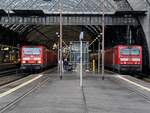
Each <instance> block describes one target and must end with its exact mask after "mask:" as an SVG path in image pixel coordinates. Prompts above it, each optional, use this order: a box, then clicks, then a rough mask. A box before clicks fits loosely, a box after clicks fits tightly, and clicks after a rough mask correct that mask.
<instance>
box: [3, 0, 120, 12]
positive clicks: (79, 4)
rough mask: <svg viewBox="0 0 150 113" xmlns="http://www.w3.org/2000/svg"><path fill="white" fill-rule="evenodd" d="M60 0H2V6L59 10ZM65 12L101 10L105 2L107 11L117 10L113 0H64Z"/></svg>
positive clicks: (6, 8) (49, 10) (50, 10)
mask: <svg viewBox="0 0 150 113" xmlns="http://www.w3.org/2000/svg"><path fill="white" fill-rule="evenodd" d="M59 1H60V0H0V8H1V9H4V10H8V9H9V10H12V9H13V10H14V9H16V10H17V9H19V10H21V9H22V10H32V9H33V10H43V11H44V12H50V13H51V12H58V11H59ZM62 2H63V12H100V11H102V5H103V4H104V11H105V12H115V11H116V8H117V6H116V4H115V2H114V1H113V0H105V2H104V3H103V0H63V1H62Z"/></svg>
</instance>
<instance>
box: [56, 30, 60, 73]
mask: <svg viewBox="0 0 150 113" xmlns="http://www.w3.org/2000/svg"><path fill="white" fill-rule="evenodd" d="M56 36H57V38H58V44H57V45H58V46H57V50H58V51H57V52H58V53H57V54H58V58H57V60H58V72H60V35H59V32H56Z"/></svg>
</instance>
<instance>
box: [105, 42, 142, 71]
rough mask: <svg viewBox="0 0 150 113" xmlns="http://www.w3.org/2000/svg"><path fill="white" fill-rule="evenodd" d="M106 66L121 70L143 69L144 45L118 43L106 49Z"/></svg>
mask: <svg viewBox="0 0 150 113" xmlns="http://www.w3.org/2000/svg"><path fill="white" fill-rule="evenodd" d="M105 66H107V67H111V68H114V69H116V70H118V71H119V72H121V71H123V72H129V71H131V72H140V71H142V47H141V46H138V45H129V46H126V45H117V46H115V47H113V48H111V49H107V50H105Z"/></svg>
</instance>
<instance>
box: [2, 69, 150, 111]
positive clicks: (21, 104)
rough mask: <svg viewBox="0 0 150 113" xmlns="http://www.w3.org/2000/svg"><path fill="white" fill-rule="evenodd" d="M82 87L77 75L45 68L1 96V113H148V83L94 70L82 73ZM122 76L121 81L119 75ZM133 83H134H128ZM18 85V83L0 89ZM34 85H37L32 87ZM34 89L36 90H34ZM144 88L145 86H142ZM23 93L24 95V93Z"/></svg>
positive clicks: (149, 93)
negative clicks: (93, 71) (22, 84)
mask: <svg viewBox="0 0 150 113" xmlns="http://www.w3.org/2000/svg"><path fill="white" fill-rule="evenodd" d="M83 75H84V77H83V87H80V85H79V74H78V73H74V72H65V73H63V78H62V80H60V78H59V73H57V72H55V71H47V72H45V73H42V74H40V75H31V76H30V77H28V78H26V79H24V81H23V82H25V81H26V80H28V81H29V79H33V78H35V77H39V78H37V79H35V80H34V81H32V82H31V83H29V84H26V85H24V86H23V87H20V88H17V90H14V91H12V92H11V93H10V94H9V93H8V94H7V95H5V96H1V97H0V112H1V113H2V112H6V113H149V112H150V91H149V90H148V89H149V88H150V84H149V83H146V82H143V81H140V80H136V79H133V78H132V77H128V76H126V75H122V76H121V75H116V74H110V73H107V74H105V75H104V76H105V79H104V80H102V76H101V75H99V74H94V73H90V72H89V73H84V74H83ZM120 76H121V77H123V78H125V80H123V79H122V78H121V77H120ZM126 79H127V80H129V81H132V82H133V83H134V82H136V83H137V84H140V85H141V86H143V88H142V87H140V86H136V85H135V84H132V83H130V82H127V81H126ZM18 85H21V82H18V83H15V84H14V85H11V86H7V88H4V89H5V90H2V89H3V88H1V93H4V91H6V89H9V88H10V89H9V90H11V89H12V88H15V87H17V86H18ZM35 87H36V88H35ZM34 88H35V89H34ZM144 88H147V89H144ZM23 95H24V96H23Z"/></svg>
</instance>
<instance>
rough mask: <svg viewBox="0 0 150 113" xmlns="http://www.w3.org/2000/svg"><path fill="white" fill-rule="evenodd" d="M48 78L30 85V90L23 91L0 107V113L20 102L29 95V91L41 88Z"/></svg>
mask: <svg viewBox="0 0 150 113" xmlns="http://www.w3.org/2000/svg"><path fill="white" fill-rule="evenodd" d="M48 80H49V78H45V79H44V80H43V81H42V82H39V83H38V84H37V85H36V86H34V87H32V88H31V89H30V90H28V91H27V92H25V93H24V94H22V95H21V96H19V97H18V98H16V99H15V100H13V101H11V102H10V103H8V104H7V105H5V106H4V107H2V108H0V113H5V112H6V111H7V110H9V109H10V108H11V107H13V106H15V105H16V104H17V103H18V102H20V101H21V100H22V99H23V98H25V97H26V96H27V95H29V94H30V93H32V92H34V91H35V90H37V89H39V88H41V87H42V86H43V85H45V84H46V83H47V81H48Z"/></svg>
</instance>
